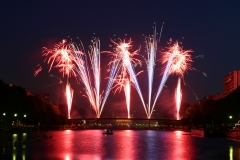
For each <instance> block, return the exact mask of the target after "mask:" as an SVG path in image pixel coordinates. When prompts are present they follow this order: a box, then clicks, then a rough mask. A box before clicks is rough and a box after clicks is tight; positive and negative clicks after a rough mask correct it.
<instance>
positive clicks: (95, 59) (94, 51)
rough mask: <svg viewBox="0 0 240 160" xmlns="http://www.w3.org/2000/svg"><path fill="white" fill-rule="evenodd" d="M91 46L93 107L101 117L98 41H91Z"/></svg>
mask: <svg viewBox="0 0 240 160" xmlns="http://www.w3.org/2000/svg"><path fill="white" fill-rule="evenodd" d="M92 43H93V45H91V46H90V50H91V51H90V54H89V57H90V61H91V66H92V70H93V77H94V85H95V91H94V93H95V107H96V110H97V115H98V116H99V117H100V115H101V110H102V109H101V108H100V105H101V100H102V98H101V95H100V82H101V72H100V41H99V39H96V38H95V39H94V40H93V41H92Z"/></svg>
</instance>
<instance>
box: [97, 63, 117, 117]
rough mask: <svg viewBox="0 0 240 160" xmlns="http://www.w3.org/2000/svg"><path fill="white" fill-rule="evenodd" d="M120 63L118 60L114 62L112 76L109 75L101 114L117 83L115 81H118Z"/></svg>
mask: <svg viewBox="0 0 240 160" xmlns="http://www.w3.org/2000/svg"><path fill="white" fill-rule="evenodd" d="M119 63H120V61H119V60H117V59H115V61H114V62H112V65H111V70H110V75H109V79H108V83H107V86H106V91H105V94H104V97H103V100H102V105H101V110H100V114H101V113H102V110H103V108H104V105H105V103H106V100H107V97H108V96H109V94H110V91H111V89H112V86H113V84H114V82H115V79H116V77H117V75H118V73H119V70H120V67H119Z"/></svg>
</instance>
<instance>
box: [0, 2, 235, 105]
mask: <svg viewBox="0 0 240 160" xmlns="http://www.w3.org/2000/svg"><path fill="white" fill-rule="evenodd" d="M239 8H240V1H231V2H230V1H228V2H227V1H166V2H164V1H161V2H160V1H157V0H156V1H153V0H152V1H127V0H121V1H120V0H117V1H110V0H109V1H107V0H106V1H103V0H102V1H100V0H99V1H97V0H96V1H92V0H87V1H61V0H58V1H51V2H48V1H43V0H42V1H38V2H36V1H28V2H27V1H24V2H20V1H13V0H12V1H5V2H2V1H1V2H0V10H1V12H0V13H1V14H0V22H1V25H0V36H1V40H0V42H1V43H0V45H1V57H0V79H2V80H3V81H4V82H6V83H12V84H15V85H20V86H22V87H24V88H26V89H28V90H31V91H32V92H40V91H42V90H44V91H46V92H51V95H52V100H53V101H55V103H56V99H58V100H59V99H60V98H56V97H58V96H59V94H60V89H59V88H61V87H59V86H60V85H53V86H51V87H46V86H49V85H52V84H54V83H58V81H57V79H54V78H51V77H49V76H48V75H49V73H48V72H47V71H48V70H47V65H46V66H45V68H44V69H43V71H42V72H41V73H40V74H39V75H38V76H37V77H34V76H33V73H34V68H35V66H36V65H37V64H39V63H43V57H41V51H42V47H43V46H47V47H51V46H52V45H53V44H54V43H58V42H59V41H61V40H62V39H66V38H67V37H68V36H70V37H71V38H73V39H74V38H76V37H79V38H80V39H81V40H82V42H83V44H84V47H85V49H87V48H88V46H89V45H90V44H91V43H90V40H91V38H92V36H93V33H95V36H96V37H98V38H100V40H101V50H110V49H111V48H109V47H108V46H109V44H110V40H109V38H113V35H114V34H116V35H117V36H119V37H120V38H124V35H125V34H128V38H129V37H131V38H132V40H133V45H134V47H133V48H134V49H137V48H138V47H139V46H140V45H142V48H144V37H143V36H142V34H145V35H149V34H152V31H153V30H152V27H153V25H154V22H155V23H156V26H157V31H158V32H159V31H160V28H161V25H162V22H164V27H163V32H162V37H161V43H159V44H158V51H160V50H161V49H162V48H165V47H167V43H166V42H167V41H168V40H169V39H170V38H172V39H173V40H174V41H176V40H179V41H182V42H183V47H184V49H192V50H193V51H194V52H193V53H192V56H193V57H195V56H197V55H204V58H198V59H194V62H193V64H192V65H193V67H194V68H196V69H198V70H199V72H198V71H189V72H188V73H186V74H185V80H186V82H187V83H188V85H189V86H190V87H189V86H183V87H182V90H183V100H184V101H185V102H194V101H195V100H196V98H195V96H194V94H193V92H192V90H193V91H194V92H195V93H196V95H197V96H198V98H199V99H201V98H203V97H204V96H208V95H212V94H216V93H221V92H222V91H223V76H224V75H226V74H227V73H228V72H230V71H233V70H238V69H240V66H239V59H240V54H239V49H238V47H239V42H238V40H239V39H240V9H239ZM182 37H184V39H183V40H182ZM140 54H142V55H144V56H145V57H146V54H145V52H144V51H142V52H140ZM160 55H161V54H160V52H158V53H157V59H159V58H160ZM102 59H103V61H104V59H105V63H106V61H107V60H106V56H104V55H103V57H102ZM105 68H107V67H106V64H102V70H104V69H105ZM140 69H142V70H145V72H144V73H143V74H142V75H140V76H139V77H138V79H139V81H140V82H139V83H140V85H141V88H142V90H143V92H144V94H146V92H147V90H146V89H147V88H146V82H147V81H146V82H145V80H143V79H146V78H145V77H146V75H147V72H146V66H145V65H143V66H142V68H139V70H140ZM137 70H138V69H137ZM160 71H161V66H160V65H159V64H157V66H156V72H155V77H156V78H155V80H154V85H155V86H156V87H157V86H158V85H159V81H160V79H161V77H160ZM201 71H203V72H205V73H206V74H207V77H205V76H203V74H202V73H201ZM51 74H54V75H56V76H58V77H61V74H59V73H58V72H57V71H56V70H53V72H51ZM102 78H105V76H102ZM102 81H104V79H103V80H102ZM72 83H74V80H72ZM176 84H177V78H176V76H170V77H169V79H168V81H167V83H166V85H167V86H168V87H167V89H164V91H163V92H162V94H161V95H160V97H159V101H161V100H163V99H164V100H166V101H167V102H168V103H169V102H170V103H172V100H173V93H174V88H175V87H176ZM75 87H76V91H75V92H76V93H78V92H79V91H78V90H79V88H81V86H80V87H79V86H77V85H76V86H75ZM156 87H155V88H156ZM190 88H191V89H190ZM80 90H81V89H80ZM134 92H135V91H133V96H134V95H135V94H136V93H134ZM153 92H156V90H155V91H153ZM53 97H55V98H53ZM75 97H76V96H75ZM79 97H82V96H81V95H79ZM110 97H111V98H110V99H114V97H115V102H111V100H109V101H108V103H107V104H106V105H113V103H114V105H116V106H117V104H118V105H119V104H121V103H123V102H122V101H120V100H119V99H121V98H122V99H123V100H124V96H122V95H121V94H116V95H115V96H113V95H111V96H110ZM116 97H117V98H116ZM119 97H121V98H119ZM135 97H136V98H134V99H133V100H132V104H139V105H141V103H138V102H137V101H139V98H138V96H137V94H136V95H135ZM76 99H78V100H79V99H80V98H76ZM83 99H84V98H83ZM146 100H147V97H145V101H146ZM84 101H85V102H87V101H86V100H82V102H81V103H85V102H84ZM162 102H163V101H162ZM75 103H77V102H76V100H75ZM159 103H161V102H159ZM164 103H166V102H164ZM120 106H121V105H120ZM87 107H89V106H87ZM118 108H119V107H118ZM142 108H143V107H141V109H142Z"/></svg>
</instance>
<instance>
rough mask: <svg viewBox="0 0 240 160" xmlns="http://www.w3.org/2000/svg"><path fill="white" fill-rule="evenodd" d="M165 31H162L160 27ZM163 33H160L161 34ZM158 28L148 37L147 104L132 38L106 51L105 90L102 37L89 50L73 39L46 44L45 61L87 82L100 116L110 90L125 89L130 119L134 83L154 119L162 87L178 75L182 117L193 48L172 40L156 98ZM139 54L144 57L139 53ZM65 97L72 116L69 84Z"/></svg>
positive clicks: (88, 94)
mask: <svg viewBox="0 0 240 160" xmlns="http://www.w3.org/2000/svg"><path fill="white" fill-rule="evenodd" d="M161 31H162V30H161ZM160 36H161V33H160ZM160 36H159V38H158V37H157V32H156V27H155V28H154V34H153V35H152V36H149V37H147V38H146V51H147V59H146V60H145V59H144V58H143V59H144V60H145V61H146V65H147V66H146V67H147V72H148V98H147V99H148V101H147V102H146V103H145V101H144V98H143V94H142V91H141V88H140V85H139V83H138V79H137V75H138V74H140V73H141V72H142V71H140V72H138V73H136V72H135V67H136V66H138V65H140V66H142V61H144V60H141V59H140V58H139V59H138V58H137V56H139V55H140V54H139V50H136V51H133V52H130V50H131V49H132V40H131V39H130V40H129V41H126V40H123V41H122V40H119V42H116V41H114V40H112V39H111V42H112V44H113V45H114V50H113V51H104V52H105V53H108V54H109V55H110V56H111V61H110V62H109V63H108V65H109V76H108V77H107V79H108V82H107V85H106V88H105V90H101V88H100V86H101V60H100V57H101V53H103V52H101V51H100V40H99V39H98V38H93V40H92V41H91V42H92V45H90V48H89V51H88V52H85V50H84V47H83V44H82V43H81V42H80V43H79V44H77V43H74V42H72V41H70V42H67V41H66V40H62V42H60V43H57V44H55V45H54V46H53V48H52V49H48V48H46V47H44V48H43V54H42V55H43V56H44V57H45V61H44V62H46V63H47V64H48V65H49V70H48V72H50V71H51V70H52V69H53V68H57V69H58V70H59V72H60V73H61V74H62V76H63V77H64V76H66V77H67V78H70V77H71V76H73V77H75V79H76V80H77V81H78V82H80V83H82V84H83V85H84V87H85V88H84V91H85V93H84V96H86V97H87V99H88V100H89V102H90V104H91V107H92V108H93V109H94V111H95V113H96V116H97V118H100V116H101V113H102V111H103V108H104V105H105V103H106V101H107V98H108V96H109V94H110V91H111V90H115V92H117V91H121V90H123V91H124V92H125V98H126V106H127V111H128V115H127V116H128V118H130V100H131V92H130V91H131V86H133V87H134V88H135V89H136V91H137V93H138V95H139V97H140V100H141V102H142V105H143V108H144V110H145V112H146V116H147V118H151V115H152V113H153V110H154V107H155V105H156V102H157V99H158V97H159V95H160V93H161V91H162V90H163V87H164V85H165V83H166V81H167V79H168V77H169V75H174V74H175V75H177V76H178V77H179V79H178V85H177V89H176V106H177V112H178V114H177V116H176V117H177V119H180V117H179V109H180V104H181V98H182V93H181V79H182V78H183V76H184V73H185V72H187V71H188V70H194V68H192V66H191V63H192V62H193V60H192V58H191V55H190V53H191V52H192V51H191V50H183V49H182V47H181V46H180V45H179V42H175V43H173V42H172V41H170V43H169V47H167V51H165V52H159V53H161V63H162V64H163V65H165V68H164V70H163V74H162V79H161V81H160V84H159V87H158V89H157V90H156V93H155V97H152V93H153V92H154V90H153V82H154V72H155V66H156V53H158V51H157V43H158V39H159V40H160ZM139 57H144V56H142V55H140V56H139ZM41 71H42V66H41V65H37V69H36V70H35V73H34V76H37V75H38V74H39V72H41ZM66 99H67V104H68V118H69V119H70V111H71V105H72V99H73V89H72V88H71V86H70V84H69V83H67V84H66Z"/></svg>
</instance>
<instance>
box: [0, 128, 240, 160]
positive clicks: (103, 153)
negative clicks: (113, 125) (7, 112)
mask: <svg viewBox="0 0 240 160" xmlns="http://www.w3.org/2000/svg"><path fill="white" fill-rule="evenodd" d="M102 133H103V130H78V131H75V130H63V131H47V132H38V133H28V134H18V135H16V134H15V135H12V136H10V137H8V138H7V141H13V142H15V141H18V142H19V144H18V145H16V146H14V143H13V144H12V145H11V147H7V148H6V150H5V151H4V152H3V153H2V154H1V156H0V159H25V160H27V159H30V160H31V159H33V160H47V159H51V160H58V159H59V160H60V159H63V160H77V159H83V160H88V159H90V160H91V159H93V160H101V159H104V160H105V159H107V160H112V159H117V160H118V159H119V160H121V159H123V160H127V159H133V160H135V159H136V160H145V159H146V160H155V159H156V160H159V159H163V160H198V159H199V160H202V159H204V160H206V159H211V160H212V159H218V160H221V159H223V160H226V159H229V160H233V159H240V141H237V140H228V139H224V138H202V137H195V136H191V135H190V133H189V132H183V131H159V130H114V134H113V135H103V134H102ZM44 134H45V135H46V136H47V137H49V136H52V138H51V139H47V138H43V136H44ZM24 140H26V144H24V143H23V142H24Z"/></svg>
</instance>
